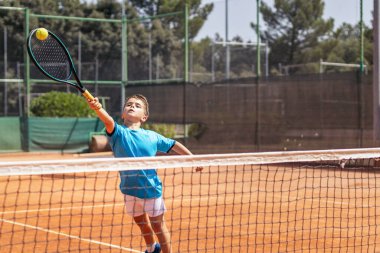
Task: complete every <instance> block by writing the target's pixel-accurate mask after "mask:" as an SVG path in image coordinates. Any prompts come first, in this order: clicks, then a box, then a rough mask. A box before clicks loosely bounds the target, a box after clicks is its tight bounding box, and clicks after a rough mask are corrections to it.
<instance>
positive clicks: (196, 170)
mask: <svg viewBox="0 0 380 253" xmlns="http://www.w3.org/2000/svg"><path fill="white" fill-rule="evenodd" d="M202 170H203V167H201V166H198V167H196V168H195V172H202Z"/></svg>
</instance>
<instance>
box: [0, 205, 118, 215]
mask: <svg viewBox="0 0 380 253" xmlns="http://www.w3.org/2000/svg"><path fill="white" fill-rule="evenodd" d="M112 206H124V203H122V204H106V205H93V206H70V207H58V208H45V209H30V210H28V209H27V210H18V211H5V212H0V214H14V213H15V214H17V213H32V212H51V211H64V210H75V209H94V208H103V207H112Z"/></svg>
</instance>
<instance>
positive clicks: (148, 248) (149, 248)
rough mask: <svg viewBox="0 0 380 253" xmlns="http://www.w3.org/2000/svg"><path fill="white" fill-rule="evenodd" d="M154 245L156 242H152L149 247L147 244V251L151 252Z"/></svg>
mask: <svg viewBox="0 0 380 253" xmlns="http://www.w3.org/2000/svg"><path fill="white" fill-rule="evenodd" d="M155 247H156V242H154V243H153V244H152V245H151V246H150V247H149V246H147V250H148V252H149V253H152V252H153V251H154V248H155Z"/></svg>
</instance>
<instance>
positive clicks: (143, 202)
mask: <svg viewBox="0 0 380 253" xmlns="http://www.w3.org/2000/svg"><path fill="white" fill-rule="evenodd" d="M124 202H125V209H126V212H127V214H128V215H130V216H132V217H137V216H141V215H143V214H144V213H147V214H148V215H149V217H156V216H159V215H161V214H163V213H165V212H166V207H165V203H164V200H163V198H162V196H161V197H159V198H156V199H140V198H137V197H134V196H129V195H125V194H124Z"/></svg>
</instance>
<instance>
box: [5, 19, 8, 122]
mask: <svg viewBox="0 0 380 253" xmlns="http://www.w3.org/2000/svg"><path fill="white" fill-rule="evenodd" d="M7 37H8V35H7V27H6V26H4V79H7V76H8V75H7V72H8V70H7V69H8V55H7V52H8V48H7V47H8V45H7V44H8V41H7ZM7 115H8V83H7V81H5V82H4V116H7Z"/></svg>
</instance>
